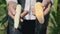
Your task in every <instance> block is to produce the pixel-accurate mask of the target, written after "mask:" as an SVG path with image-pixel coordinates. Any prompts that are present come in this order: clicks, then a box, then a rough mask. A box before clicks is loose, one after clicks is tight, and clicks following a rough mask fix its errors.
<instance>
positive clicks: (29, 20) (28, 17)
mask: <svg viewBox="0 0 60 34" xmlns="http://www.w3.org/2000/svg"><path fill="white" fill-rule="evenodd" d="M6 1H7V4H8V22H9V23H8V29H7V34H46V29H47V24H48V18H49V12H50V8H51V6H52V4H53V2H52V1H51V0H6ZM36 2H40V3H41V5H42V7H43V10H44V11H43V14H44V20H45V21H44V24H40V23H39V21H38V20H37V19H36V16H35V11H34V5H35V3H36ZM17 4H20V5H21V6H22V12H21V14H20V18H23V22H20V24H19V27H18V28H17V29H15V28H14V26H13V24H14V21H13V20H14V16H15V14H16V6H17Z"/></svg>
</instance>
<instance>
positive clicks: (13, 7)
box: [8, 1, 17, 19]
mask: <svg viewBox="0 0 60 34" xmlns="http://www.w3.org/2000/svg"><path fill="white" fill-rule="evenodd" d="M16 6H17V3H15V2H13V1H10V2H9V3H8V15H9V16H10V17H11V18H12V19H14V16H15V13H16V11H15V10H16Z"/></svg>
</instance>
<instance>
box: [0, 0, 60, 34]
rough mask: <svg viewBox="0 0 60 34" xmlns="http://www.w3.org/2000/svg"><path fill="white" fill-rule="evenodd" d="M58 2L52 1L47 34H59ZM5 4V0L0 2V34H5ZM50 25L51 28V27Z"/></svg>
mask: <svg viewBox="0 0 60 34" xmlns="http://www.w3.org/2000/svg"><path fill="white" fill-rule="evenodd" d="M59 1H60V0H54V5H53V6H52V8H51V10H50V18H49V24H50V25H49V26H48V28H49V29H48V31H50V32H49V33H48V34H60V2H59ZM7 12H8V11H7V4H6V1H5V0H0V34H6V28H7V25H8V18H7V17H8V15H7ZM51 25H52V26H51Z"/></svg>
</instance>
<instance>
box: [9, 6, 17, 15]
mask: <svg viewBox="0 0 60 34" xmlns="http://www.w3.org/2000/svg"><path fill="white" fill-rule="evenodd" d="M9 11H10V12H11V14H12V15H15V13H16V11H15V9H14V8H12V7H9Z"/></svg>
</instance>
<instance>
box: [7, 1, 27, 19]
mask: <svg viewBox="0 0 60 34" xmlns="http://www.w3.org/2000/svg"><path fill="white" fill-rule="evenodd" d="M16 6H17V3H15V2H13V1H10V2H9V3H8V15H9V16H10V17H11V18H12V19H14V16H15V13H16V11H15V10H16ZM27 13H28V11H27V10H24V12H23V13H21V14H20V18H22V17H23V16H25V15H26V14H27Z"/></svg>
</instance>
